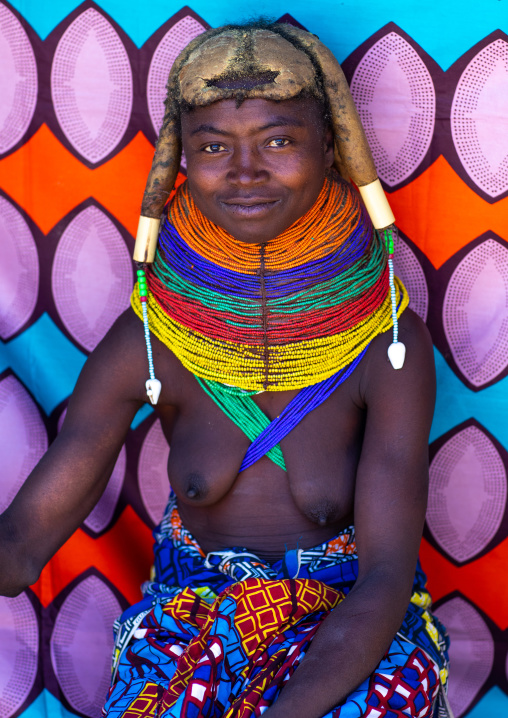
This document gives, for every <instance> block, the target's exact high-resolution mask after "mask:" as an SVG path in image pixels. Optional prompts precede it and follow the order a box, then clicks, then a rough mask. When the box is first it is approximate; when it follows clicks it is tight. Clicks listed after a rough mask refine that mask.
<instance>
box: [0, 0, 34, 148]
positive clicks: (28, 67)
mask: <svg viewBox="0 0 508 718" xmlns="http://www.w3.org/2000/svg"><path fill="white" fill-rule="evenodd" d="M0 67H1V68H2V72H1V73H0V96H1V98H2V101H1V102H0V153H4V152H8V151H9V150H10V149H11V148H12V147H14V146H15V145H17V143H18V142H19V141H20V140H21V138H22V137H23V135H24V134H25V132H26V131H27V129H28V127H29V125H30V122H31V121H32V117H33V115H34V112H35V106H36V104H37V90H38V83H37V65H36V62H35V55H34V51H33V49H32V46H31V44H30V40H29V39H28V37H27V34H26V32H25V31H24V29H23V26H22V25H21V23H20V22H19V20H18V18H17V17H16V16H15V15H13V13H12V12H11V11H10V10H9V9H8V8H7V7H6V6H5V5H4V4H3V3H0Z"/></svg>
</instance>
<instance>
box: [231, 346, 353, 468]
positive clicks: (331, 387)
mask: <svg viewBox="0 0 508 718" xmlns="http://www.w3.org/2000/svg"><path fill="white" fill-rule="evenodd" d="M366 351H367V347H366V348H365V349H364V350H363V351H362V352H361V353H360V354H359V355H358V356H357V357H356V358H355V359H353V361H352V362H351V364H348V366H347V367H345V368H344V369H341V370H340V371H338V372H337V373H336V374H334V375H333V376H331V377H329V378H328V379H325V380H324V381H321V382H319V384H313V385H312V386H306V387H304V388H303V389H301V390H300V391H299V392H298V394H297V395H296V396H295V397H294V398H293V399H291V401H290V402H289V404H288V405H287V406H286V408H285V409H284V410H283V411H282V412H281V413H280V414H279V416H277V417H276V418H275V419H274V420H273V421H271V422H270V424H269V425H268V426H267V427H266V429H264V430H263V431H262V432H261V434H259V436H258V437H257V438H256V439H254V441H253V442H252V444H251V445H250V446H249V448H248V449H247V453H246V454H245V456H244V458H243V461H242V465H241V466H240V469H239V472H238V473H240V472H241V471H244V470H245V469H247V468H248V467H249V466H252V464H255V463H256V461H259V459H260V458H261V457H262V456H264V455H265V454H266V453H267V452H268V451H270V449H273V447H274V446H276V445H277V444H278V443H279V442H281V441H282V439H283V438H284V437H285V436H287V435H288V434H289V432H290V431H292V430H293V429H294V428H295V426H296V425H297V424H299V423H300V421H301V420H302V419H303V417H304V416H306V415H307V414H308V413H309V412H311V411H313V409H316V408H317V407H318V406H320V404H322V403H323V402H324V401H325V400H326V399H328V397H329V396H330V395H331V394H333V392H334V391H335V389H337V387H338V386H340V385H341V384H342V383H343V382H344V381H346V379H348V377H350V376H351V374H352V373H353V371H354V370H355V369H356V367H357V366H358V364H359V363H360V361H361V360H362V359H363V357H364V355H365V352H366Z"/></svg>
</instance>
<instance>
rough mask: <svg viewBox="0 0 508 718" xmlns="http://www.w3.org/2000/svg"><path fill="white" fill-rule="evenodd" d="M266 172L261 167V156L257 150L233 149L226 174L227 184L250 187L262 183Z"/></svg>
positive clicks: (252, 148) (247, 148)
mask: <svg viewBox="0 0 508 718" xmlns="http://www.w3.org/2000/svg"><path fill="white" fill-rule="evenodd" d="M267 178H268V171H267V169H266V168H265V167H264V165H263V159H262V156H261V154H260V152H259V150H258V149H257V148H254V147H241V148H238V149H235V151H234V152H233V155H232V157H231V164H230V167H229V171H228V174H227V179H228V181H229V182H231V183H233V184H238V185H245V186H248V185H251V184H259V183H260V182H264V181H265V180H266V179H267Z"/></svg>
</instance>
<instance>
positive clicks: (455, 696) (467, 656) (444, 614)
mask: <svg viewBox="0 0 508 718" xmlns="http://www.w3.org/2000/svg"><path fill="white" fill-rule="evenodd" d="M434 613H435V614H436V616H437V617H438V618H439V620H440V621H442V622H443V624H444V625H445V626H446V630H447V631H448V634H449V636H450V649H449V654H450V681H449V684H448V698H449V699H450V705H451V707H452V710H453V712H454V715H456V716H461V715H464V713H465V711H466V710H467V709H468V707H469V706H470V705H471V703H472V702H473V700H474V699H475V697H476V695H477V694H478V692H479V691H480V689H481V688H482V686H483V684H484V683H485V681H486V680H487V678H488V677H489V674H490V671H491V670H492V665H493V663H494V641H493V640H492V635H491V633H490V631H489V629H488V626H487V624H486V623H485V621H484V620H483V618H482V617H481V616H480V614H479V613H478V612H477V611H475V609H474V608H473V607H472V606H471V605H470V604H469V603H467V601H464V599H463V598H460V597H459V596H457V597H456V598H452V599H450V600H449V601H447V602H446V603H443V604H442V605H441V606H439V608H437V609H436V610H435V611H434Z"/></svg>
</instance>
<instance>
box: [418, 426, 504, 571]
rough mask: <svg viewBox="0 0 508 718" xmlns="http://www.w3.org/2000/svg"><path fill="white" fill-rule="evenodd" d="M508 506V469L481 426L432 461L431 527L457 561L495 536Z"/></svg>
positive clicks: (457, 438) (463, 433) (456, 439)
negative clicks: (507, 488)
mask: <svg viewBox="0 0 508 718" xmlns="http://www.w3.org/2000/svg"><path fill="white" fill-rule="evenodd" d="M505 506H506V470H505V467H504V464H503V462H502V460H501V457H500V456H499V454H498V452H497V449H496V447H495V446H494V444H493V443H492V442H491V441H490V439H489V438H488V437H487V436H486V435H485V434H484V433H483V431H481V430H480V429H478V428H477V427H476V426H469V427H467V428H465V429H463V430H462V431H459V432H458V433H457V434H455V436H453V437H452V438H451V439H449V440H448V441H447V442H446V444H445V445H444V446H442V447H441V449H439V451H438V452H437V454H436V456H435V457H434V459H433V461H432V463H431V465H430V485H429V504H428V509H427V524H428V527H429V529H430V531H431V533H432V535H433V536H434V538H435V539H436V541H437V542H438V543H439V545H440V546H441V547H442V548H443V549H444V550H445V551H446V552H447V553H448V554H449V555H450V556H451V557H452V558H454V559H455V560H456V561H460V562H462V561H467V560H469V559H471V558H472V557H473V556H475V555H476V554H478V553H480V551H482V550H483V549H484V548H485V547H486V546H487V545H488V544H489V542H490V541H491V540H492V539H493V537H494V536H495V534H496V532H497V530H498V529H499V526H500V525H501V520H502V518H503V514H504V511H505Z"/></svg>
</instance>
